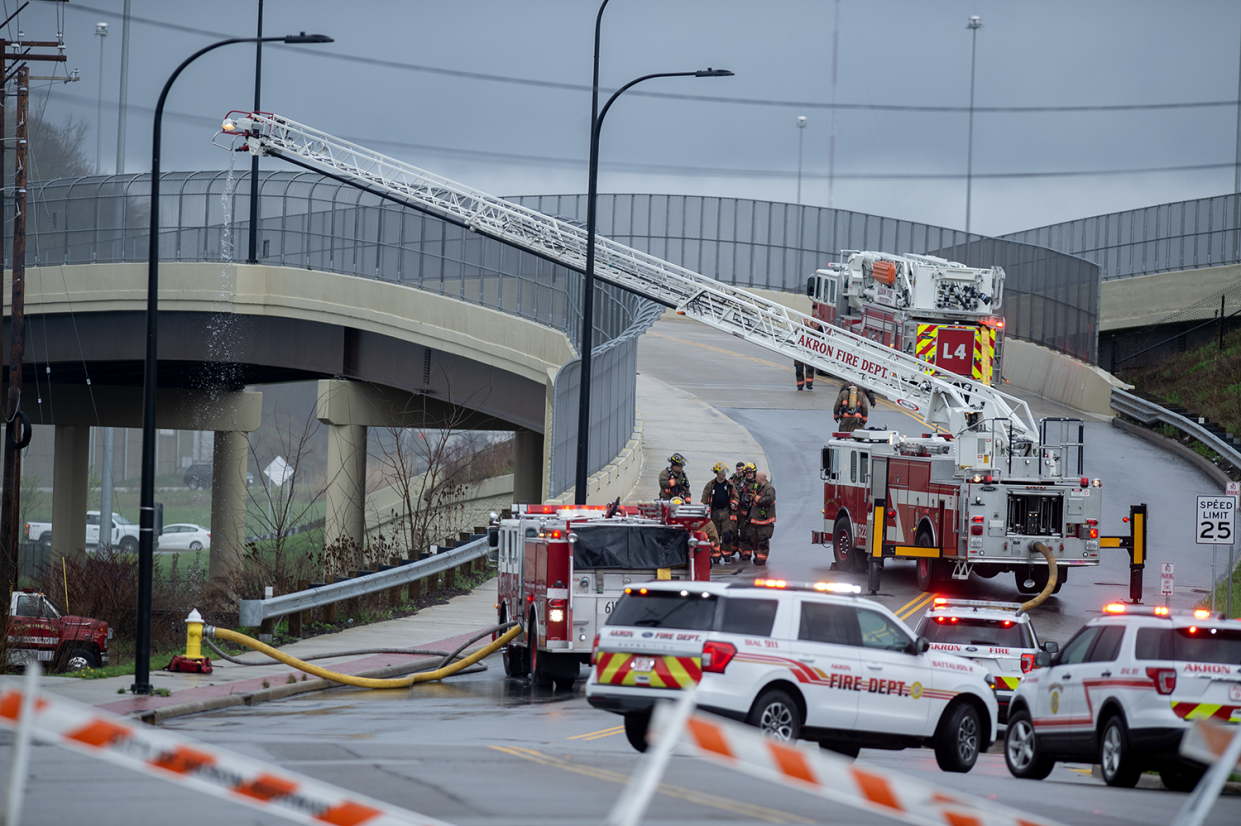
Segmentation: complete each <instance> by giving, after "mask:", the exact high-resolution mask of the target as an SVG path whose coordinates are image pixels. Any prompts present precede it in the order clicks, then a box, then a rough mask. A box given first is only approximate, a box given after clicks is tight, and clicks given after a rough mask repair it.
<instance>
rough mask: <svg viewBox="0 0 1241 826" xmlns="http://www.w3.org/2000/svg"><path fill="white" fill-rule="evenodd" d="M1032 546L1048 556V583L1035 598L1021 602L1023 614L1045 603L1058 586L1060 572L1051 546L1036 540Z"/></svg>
mask: <svg viewBox="0 0 1241 826" xmlns="http://www.w3.org/2000/svg"><path fill="white" fill-rule="evenodd" d="M1031 547H1032V548H1034V550H1036V551H1038V552H1039V553H1041V554H1042V555H1043V556H1045V557H1046V558H1047V584H1046V585H1044V586H1043V590H1042V591H1040V592H1039V594H1038V596H1036V597H1035V598H1034V599H1032V600H1029V601H1028V602H1023V603H1021V613H1023V614H1024V613H1025V612H1026V611H1029V610H1030V609H1031V608H1037V607H1039V606H1040V605H1042V604H1043V600H1045V599H1047V598H1048V597H1049V596H1051V592H1052V591H1053V590H1055V588H1056V574H1058V573H1059V571H1058V569H1057V568H1056V557H1055V556H1054V555H1053V554H1052V552H1051V548H1049V547H1047V545H1046V544H1045V543H1043V542H1035V543H1034V544H1033V545H1032V546H1031Z"/></svg>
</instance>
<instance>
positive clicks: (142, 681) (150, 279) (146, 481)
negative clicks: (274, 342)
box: [129, 32, 333, 694]
mask: <svg viewBox="0 0 1241 826" xmlns="http://www.w3.org/2000/svg"><path fill="white" fill-rule="evenodd" d="M256 40H264V41H266V42H268V43H270V42H273V41H280V42H282V43H331V42H333V41H332V38H330V37H328V36H327V35H322V34H306V33H305V32H302V33H301V34H291V35H285V36H283V37H265V38H256V37H231V38H229V39H228V40H221V41H219V42H218V43H212V44H211V45H210V46H204V47H203V48H201V49H199V50H198V51H196V52H194V54H192V55H190V56H189V57H187V58H186V59H185V60H184V61H182V62H181V65H180V66H178V67H177V68H176V70H174V71H173V73H172V75H170V76H169V78H168V81H167V82H166V83H165V84H164V88H163V91H161V92H160V93H159V103H157V104H156V105H155V122H154V124H153V125H152V127H151V207H150V212H151V225H150V245H149V247H148V251H147V318H146V355H145V357H144V360H143V364H142V487H141V492H140V493H139V502H138V528H139V530H138V633H137V638H136V641H135V657H134V682H133V685H131V686H130V687H129V690H130V691H131V692H133V693H134V694H150V693H151V690H152V689H151V679H150V666H151V663H150V659H151V571H152V568H153V566H154V559H155V391H156V387H157V381H156V372H157V366H158V348H157V343H158V341H157V339H158V333H159V329H158V328H159V325H158V313H159V154H160V141H161V138H162V131H163V121H164V104H165V103H166V102H167V100H168V92H169V90H171V89H172V84H173V82H174V81H176V79H177V78H178V77H179V76H180V75H181V72H183V71H184V70H185V67H186V66H189V65H190V64H191V63H193V62H194V61H195V60H197V59H198V58H200V57H202V56H203V55H205V54H206V53H207V52H210V51H213V50H215V49H218V48H220V47H221V46H229V45H232V44H233V43H253V42H255V41H256Z"/></svg>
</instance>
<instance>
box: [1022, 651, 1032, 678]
mask: <svg viewBox="0 0 1241 826" xmlns="http://www.w3.org/2000/svg"><path fill="white" fill-rule="evenodd" d="M1033 670H1034V655H1033V654H1022V655H1021V673H1022V674H1029V673H1030V672H1031V671H1033Z"/></svg>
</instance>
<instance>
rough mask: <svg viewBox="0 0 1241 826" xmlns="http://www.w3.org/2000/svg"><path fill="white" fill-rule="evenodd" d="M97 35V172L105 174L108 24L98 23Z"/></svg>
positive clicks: (96, 25)
mask: <svg viewBox="0 0 1241 826" xmlns="http://www.w3.org/2000/svg"><path fill="white" fill-rule="evenodd" d="M95 36H96V37H98V38H99V105H98V109H97V111H96V113H95V174H96V175H102V174H103V160H102V159H103V39H104V38H105V37H107V36H108V24H107V23H96V24H95Z"/></svg>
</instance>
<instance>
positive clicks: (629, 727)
mask: <svg viewBox="0 0 1241 826" xmlns="http://www.w3.org/2000/svg"><path fill="white" fill-rule="evenodd" d="M650 724H651V713H650V712H649V711H630V712H628V713H627V714H625V739H626V740H628V741H629V745H631V746H633V747H634V748H635V749H637V750H638V751H646V729H647V726H649V725H650Z"/></svg>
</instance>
